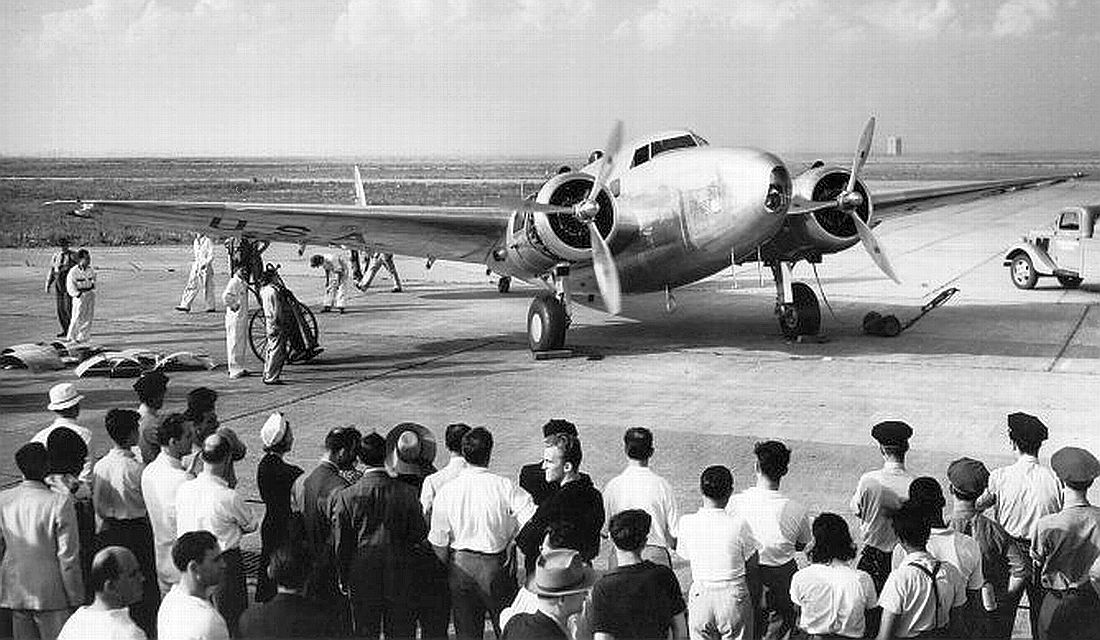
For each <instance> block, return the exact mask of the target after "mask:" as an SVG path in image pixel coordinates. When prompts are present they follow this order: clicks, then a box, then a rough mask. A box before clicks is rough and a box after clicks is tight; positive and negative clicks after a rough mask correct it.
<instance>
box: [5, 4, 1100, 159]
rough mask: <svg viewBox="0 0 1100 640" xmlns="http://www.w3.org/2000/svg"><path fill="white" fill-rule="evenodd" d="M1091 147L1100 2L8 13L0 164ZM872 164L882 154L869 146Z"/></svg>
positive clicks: (1099, 108)
mask: <svg viewBox="0 0 1100 640" xmlns="http://www.w3.org/2000/svg"><path fill="white" fill-rule="evenodd" d="M871 114H873V115H876V116H877V117H878V119H879V129H878V133H879V137H880V141H881V140H882V139H884V138H885V136H886V135H890V134H894V135H899V136H902V138H903V140H904V142H905V147H906V149H907V150H909V151H914V152H920V151H955V150H957V151H968V150H981V151H1015V150H1100V123H1098V115H1100V2H1097V1H1096V0H678V1H675V0H644V1H643V0H637V1H630V0H605V1H598V0H587V1H586V0H511V1H506V0H485V1H479V0H434V1H429V0H269V1H263V0H0V153H2V154H34V155H38V154H66V155H101V154H112V155H113V154H157V155H206V154H217V155H268V154H278V155H284V154H294V155H354V156H364V157H365V156H378V155H395V154H396V155H424V154H430V155H456V154H458V155H469V154H474V155H540V154H563V153H564V154H571V155H582V154H585V153H586V152H587V151H588V150H589V149H592V148H595V147H599V146H602V144H603V142H604V140H605V139H606V137H607V134H608V131H609V130H610V128H611V126H612V123H613V121H614V120H615V119H616V118H621V119H623V120H624V121H625V123H626V132H627V136H628V137H629V136H631V135H632V134H638V133H643V132H646V131H650V130H653V129H663V128H672V127H685V126H686V127H691V128H693V129H695V130H696V131H697V132H698V133H700V134H701V135H703V136H704V137H707V138H709V139H710V140H711V142H713V143H718V144H724V145H752V146H760V147H764V148H768V149H773V150H777V151H840V150H847V149H850V148H851V147H853V146H854V145H855V143H856V140H857V138H858V136H859V132H860V129H861V127H862V125H863V122H864V121H865V120H866V118H867V117H868V116H869V115H871ZM879 148H880V149H881V146H880V147H879Z"/></svg>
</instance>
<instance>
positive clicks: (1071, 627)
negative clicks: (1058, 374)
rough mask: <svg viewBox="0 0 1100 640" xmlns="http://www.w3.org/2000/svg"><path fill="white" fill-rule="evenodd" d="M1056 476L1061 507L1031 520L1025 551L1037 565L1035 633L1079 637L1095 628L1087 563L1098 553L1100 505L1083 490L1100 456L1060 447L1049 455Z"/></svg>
mask: <svg viewBox="0 0 1100 640" xmlns="http://www.w3.org/2000/svg"><path fill="white" fill-rule="evenodd" d="M1050 466H1051V467H1053V468H1054V472H1055V473H1056V474H1058V479H1059V480H1061V481H1062V496H1063V498H1064V503H1063V506H1062V510H1061V511H1059V512H1058V513H1053V514H1050V515H1047V516H1043V517H1042V518H1040V519H1039V522H1038V524H1037V525H1036V528H1035V530H1036V533H1035V542H1034V543H1033V544H1032V546H1031V555H1032V558H1034V560H1035V564H1036V567H1037V568H1038V571H1039V584H1040V586H1041V587H1042V589H1043V592H1044V596H1043V600H1042V602H1043V605H1042V608H1041V609H1040V611H1039V634H1038V635H1036V636H1035V637H1036V638H1039V639H1041V640H1046V639H1047V638H1050V639H1052V640H1053V639H1054V638H1068V639H1072V640H1078V639H1080V640H1085V639H1090V638H1096V637H1097V633H1098V631H1097V629H1100V596H1098V595H1097V593H1096V591H1095V590H1094V589H1093V588H1092V584H1091V582H1090V575H1089V573H1090V569H1091V568H1092V567H1093V565H1094V563H1095V562H1096V561H1097V559H1098V558H1100V507H1094V506H1093V505H1091V504H1089V499H1088V492H1089V487H1091V486H1092V482H1093V480H1095V479H1096V477H1097V476H1100V461H1097V459H1096V456H1094V455H1092V454H1091V453H1089V452H1088V451H1086V450H1084V449H1079V448H1077V447H1063V448H1061V449H1059V450H1058V451H1056V452H1055V453H1054V455H1053V456H1051V458H1050Z"/></svg>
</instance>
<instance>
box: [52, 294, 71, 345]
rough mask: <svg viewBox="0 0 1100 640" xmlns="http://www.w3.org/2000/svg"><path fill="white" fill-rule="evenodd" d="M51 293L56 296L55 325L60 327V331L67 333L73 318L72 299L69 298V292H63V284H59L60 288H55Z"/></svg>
mask: <svg viewBox="0 0 1100 640" xmlns="http://www.w3.org/2000/svg"><path fill="white" fill-rule="evenodd" d="M53 292H54V295H55V296H57V323H58V324H59V325H61V330H62V331H64V332H66V333H67V332H68V331H69V322H70V321H71V320H72V318H73V299H72V298H70V297H69V292H68V291H65V283H61V286H60V287H58V286H55V287H54V291H53Z"/></svg>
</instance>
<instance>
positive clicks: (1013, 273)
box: [1008, 253, 1039, 289]
mask: <svg viewBox="0 0 1100 640" xmlns="http://www.w3.org/2000/svg"><path fill="white" fill-rule="evenodd" d="M1008 277H1009V278H1011V279H1012V284H1014V285H1016V288H1017V289H1034V288H1035V283H1036V282H1038V281H1039V274H1038V273H1035V265H1034V264H1032V263H1031V256H1029V255H1027V254H1026V253H1020V254H1017V255H1016V257H1014V258H1013V259H1012V266H1011V267H1009V271H1008Z"/></svg>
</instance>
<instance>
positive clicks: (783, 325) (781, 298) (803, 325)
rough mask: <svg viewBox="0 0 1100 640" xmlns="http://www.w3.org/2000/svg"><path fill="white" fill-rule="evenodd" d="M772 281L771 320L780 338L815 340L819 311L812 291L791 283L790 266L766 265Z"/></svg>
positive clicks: (803, 284)
mask: <svg viewBox="0 0 1100 640" xmlns="http://www.w3.org/2000/svg"><path fill="white" fill-rule="evenodd" d="M769 266H771V268H772V275H773V276H774V277H775V316H776V318H777V319H778V320H779V329H780V330H781V331H782V332H783V337H785V338H787V339H790V340H793V339H795V338H797V337H798V336H816V335H817V334H818V332H819V331H820V330H821V307H820V305H818V303H817V295H815V294H814V290H813V289H811V288H810V286H809V285H807V284H806V283H804V282H791V268H792V267H793V266H794V264H793V263H791V262H778V263H774V264H771V265H769Z"/></svg>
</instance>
